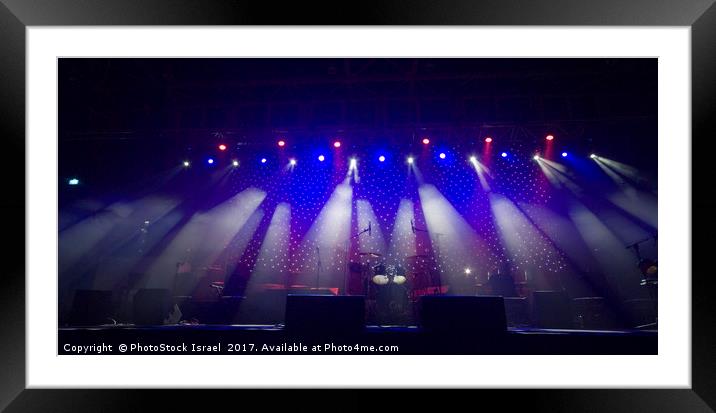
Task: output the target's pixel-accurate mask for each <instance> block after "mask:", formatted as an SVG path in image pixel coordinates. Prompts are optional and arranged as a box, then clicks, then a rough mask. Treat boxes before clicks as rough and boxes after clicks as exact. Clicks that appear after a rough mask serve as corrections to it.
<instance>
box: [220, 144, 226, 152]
mask: <svg viewBox="0 0 716 413" xmlns="http://www.w3.org/2000/svg"><path fill="white" fill-rule="evenodd" d="M219 150H220V151H225V150H226V145H224V144H223V143H222V144H221V145H219Z"/></svg>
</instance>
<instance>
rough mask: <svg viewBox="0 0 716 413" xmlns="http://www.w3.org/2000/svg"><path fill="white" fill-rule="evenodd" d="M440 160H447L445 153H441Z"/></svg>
mask: <svg viewBox="0 0 716 413" xmlns="http://www.w3.org/2000/svg"><path fill="white" fill-rule="evenodd" d="M439 156H440V159H445V158H446V157H447V155H445V152H440V155H439Z"/></svg>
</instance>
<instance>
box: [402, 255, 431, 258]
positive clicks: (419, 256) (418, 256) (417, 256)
mask: <svg viewBox="0 0 716 413" xmlns="http://www.w3.org/2000/svg"><path fill="white" fill-rule="evenodd" d="M407 258H430V256H429V255H426V254H418V255H410V256H408V257H407Z"/></svg>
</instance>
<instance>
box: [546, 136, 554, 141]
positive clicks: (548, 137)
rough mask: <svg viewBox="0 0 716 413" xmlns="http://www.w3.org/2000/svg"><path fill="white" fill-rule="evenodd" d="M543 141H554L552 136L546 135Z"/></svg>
mask: <svg viewBox="0 0 716 413" xmlns="http://www.w3.org/2000/svg"><path fill="white" fill-rule="evenodd" d="M545 139H547V140H548V141H551V140H553V139H554V136H552V135H547V136H546V137H545Z"/></svg>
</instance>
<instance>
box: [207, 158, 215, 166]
mask: <svg viewBox="0 0 716 413" xmlns="http://www.w3.org/2000/svg"><path fill="white" fill-rule="evenodd" d="M206 163H208V164H209V165H213V164H214V159H213V158H209V159H207V160H206Z"/></svg>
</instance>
